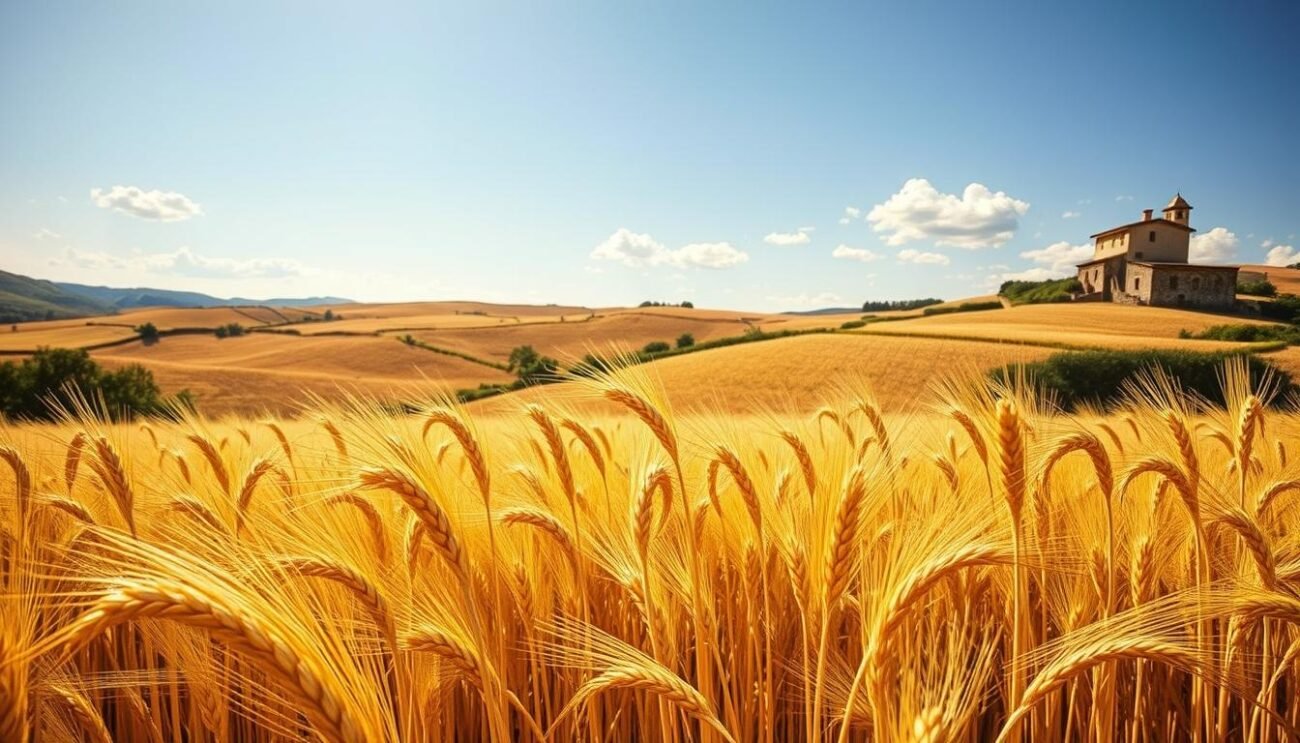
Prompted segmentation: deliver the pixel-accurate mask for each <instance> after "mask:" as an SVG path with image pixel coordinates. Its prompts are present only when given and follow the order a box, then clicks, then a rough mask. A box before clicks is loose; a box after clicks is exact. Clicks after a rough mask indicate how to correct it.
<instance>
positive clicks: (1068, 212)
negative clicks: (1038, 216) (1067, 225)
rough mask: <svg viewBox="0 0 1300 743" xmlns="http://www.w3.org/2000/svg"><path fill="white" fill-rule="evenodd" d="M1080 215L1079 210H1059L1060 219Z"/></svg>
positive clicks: (1076, 217) (1074, 217)
mask: <svg viewBox="0 0 1300 743" xmlns="http://www.w3.org/2000/svg"><path fill="white" fill-rule="evenodd" d="M1080 216H1081V215H1080V214H1079V212H1072V211H1069V210H1066V211H1063V212H1061V219H1078V218H1079V217H1080Z"/></svg>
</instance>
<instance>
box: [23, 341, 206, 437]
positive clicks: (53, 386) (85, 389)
mask: <svg viewBox="0 0 1300 743" xmlns="http://www.w3.org/2000/svg"><path fill="white" fill-rule="evenodd" d="M81 400H85V401H89V402H91V403H92V404H95V405H96V407H98V403H100V402H102V403H103V412H106V413H107V414H108V415H109V417H110V418H113V419H120V418H130V417H133V416H135V415H141V414H143V415H157V414H164V413H167V412H169V411H170V409H171V405H172V404H177V403H179V404H181V405H184V406H186V407H193V398H192V396H191V395H190V393H189V392H188V391H186V392H182V393H180V394H179V395H177V396H176V397H175V398H173V399H172V400H170V401H169V400H167V399H166V398H164V397H163V396H162V393H161V391H160V390H159V389H158V384H157V383H156V382H154V378H153V373H152V372H150V371H149V370H148V369H146V368H144V367H143V366H140V365H139V364H131V365H129V366H124V367H122V368H121V369H119V370H117V371H115V372H109V371H105V370H104V369H102V368H101V367H100V366H99V364H97V363H95V362H94V360H92V359H91V358H90V354H89V353H87V352H86V351H84V350H81V349H75V350H74V349H68V348H41V349H38V350H37V351H36V353H34V354H32V355H31V357H29V358H26V359H23V360H22V361H21V362H19V363H14V362H12V361H6V362H5V363H3V364H0V413H3V415H4V416H5V417H7V418H22V419H32V420H54V419H56V418H58V417H59V414H60V411H67V410H72V409H74V408H75V407H76V406H77V404H78V401H81Z"/></svg>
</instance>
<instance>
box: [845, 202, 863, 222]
mask: <svg viewBox="0 0 1300 743" xmlns="http://www.w3.org/2000/svg"><path fill="white" fill-rule="evenodd" d="M861 216H862V210H861V209H859V208H857V207H856V206H846V207H844V215H843V216H841V217H840V224H848V223H850V222H852V221H854V220H856V219H858V218H860V217H861Z"/></svg>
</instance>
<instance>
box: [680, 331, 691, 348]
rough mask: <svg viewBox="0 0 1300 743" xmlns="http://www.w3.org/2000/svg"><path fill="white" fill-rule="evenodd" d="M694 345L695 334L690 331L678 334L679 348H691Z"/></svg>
mask: <svg viewBox="0 0 1300 743" xmlns="http://www.w3.org/2000/svg"><path fill="white" fill-rule="evenodd" d="M693 345H695V336H693V335H691V334H690V333H682V334H681V335H679V336H677V347H678V348H690V347H691V346H693Z"/></svg>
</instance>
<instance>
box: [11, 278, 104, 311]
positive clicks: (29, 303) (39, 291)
mask: <svg viewBox="0 0 1300 743" xmlns="http://www.w3.org/2000/svg"><path fill="white" fill-rule="evenodd" d="M108 310H109V307H108V306H107V305H104V304H101V303H99V302H96V301H95V300H93V299H88V298H86V297H83V296H79V295H77V294H73V293H71V292H69V291H66V290H64V289H61V288H59V287H58V286H56V285H55V284H54V283H52V282H49V281H42V280H40V279H33V278H29V277H27V276H21V275H19V274H14V273H9V272H8V271H0V322H8V323H13V322H20V321H22V320H40V319H44V318H45V317H47V316H50V315H52V316H53V317H56V318H58V317H78V316H82V315H97V314H100V313H103V312H107V311H108Z"/></svg>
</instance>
